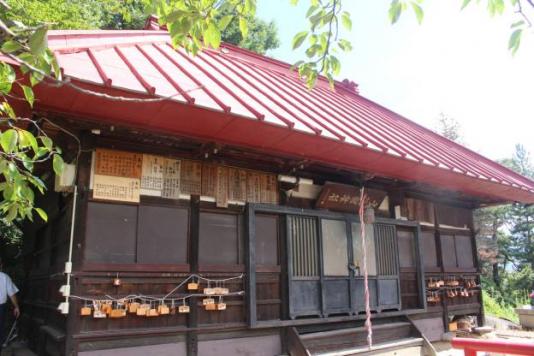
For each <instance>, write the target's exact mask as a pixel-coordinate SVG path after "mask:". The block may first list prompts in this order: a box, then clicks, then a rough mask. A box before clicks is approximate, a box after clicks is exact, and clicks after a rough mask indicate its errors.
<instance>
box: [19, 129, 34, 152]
mask: <svg viewBox="0 0 534 356" xmlns="http://www.w3.org/2000/svg"><path fill="white" fill-rule="evenodd" d="M19 141H20V143H19V144H20V146H21V147H31V148H32V149H33V151H34V152H37V151H38V150H39V145H38V144H37V139H36V138H35V136H34V135H33V134H32V133H31V132H29V131H26V130H19Z"/></svg>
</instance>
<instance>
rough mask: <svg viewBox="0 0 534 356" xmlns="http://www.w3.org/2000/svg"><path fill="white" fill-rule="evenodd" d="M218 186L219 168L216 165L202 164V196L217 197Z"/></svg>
mask: <svg viewBox="0 0 534 356" xmlns="http://www.w3.org/2000/svg"><path fill="white" fill-rule="evenodd" d="M216 185H217V166H216V165H215V164H210V163H204V164H202V195H204V196H207V197H215V190H216Z"/></svg>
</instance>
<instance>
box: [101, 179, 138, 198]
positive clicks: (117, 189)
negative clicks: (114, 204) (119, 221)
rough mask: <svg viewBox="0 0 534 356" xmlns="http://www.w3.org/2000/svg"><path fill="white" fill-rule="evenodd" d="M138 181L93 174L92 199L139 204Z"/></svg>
mask: <svg viewBox="0 0 534 356" xmlns="http://www.w3.org/2000/svg"><path fill="white" fill-rule="evenodd" d="M139 197H140V181H139V179H138V178H125V177H114V176H104V175H99V174H95V176H94V182H93V198H94V199H102V200H114V201H123V202H130V203H139V200H140V199H139Z"/></svg>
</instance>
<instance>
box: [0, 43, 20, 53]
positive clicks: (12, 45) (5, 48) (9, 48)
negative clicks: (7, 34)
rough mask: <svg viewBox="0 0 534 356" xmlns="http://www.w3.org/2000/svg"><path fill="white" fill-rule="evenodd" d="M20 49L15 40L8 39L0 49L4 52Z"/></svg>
mask: <svg viewBox="0 0 534 356" xmlns="http://www.w3.org/2000/svg"><path fill="white" fill-rule="evenodd" d="M20 49H22V46H21V45H20V43H18V42H17V41H13V40H9V41H6V42H4V44H3V45H2V49H1V51H2V52H4V53H12V52H15V51H18V50H20Z"/></svg>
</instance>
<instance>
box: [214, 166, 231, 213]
mask: <svg viewBox="0 0 534 356" xmlns="http://www.w3.org/2000/svg"><path fill="white" fill-rule="evenodd" d="M215 205H216V206H217V207H219V208H227V207H228V167H224V166H218V167H217V183H216V185H215Z"/></svg>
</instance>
